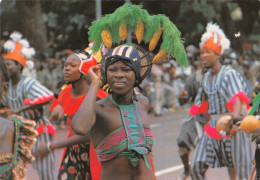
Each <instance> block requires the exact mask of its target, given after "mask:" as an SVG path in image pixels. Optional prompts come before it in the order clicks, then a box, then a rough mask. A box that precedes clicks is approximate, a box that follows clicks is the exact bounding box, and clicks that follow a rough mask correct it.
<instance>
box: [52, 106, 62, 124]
mask: <svg viewBox="0 0 260 180" xmlns="http://www.w3.org/2000/svg"><path fill="white" fill-rule="evenodd" d="M62 116H63V108H62V106H61V105H59V104H58V105H57V106H56V107H55V108H54V109H53V111H52V112H51V115H50V120H51V121H56V120H59V119H60V118H62Z"/></svg>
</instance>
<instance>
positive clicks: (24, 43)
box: [19, 39, 30, 48]
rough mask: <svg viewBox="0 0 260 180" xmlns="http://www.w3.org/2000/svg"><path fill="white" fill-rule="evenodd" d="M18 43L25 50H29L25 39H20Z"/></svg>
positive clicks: (28, 44)
mask: <svg viewBox="0 0 260 180" xmlns="http://www.w3.org/2000/svg"><path fill="white" fill-rule="evenodd" d="M19 42H20V43H21V44H22V46H23V47H25V48H29V47H30V43H29V42H28V41H27V40H26V39H21V40H20V41H19Z"/></svg>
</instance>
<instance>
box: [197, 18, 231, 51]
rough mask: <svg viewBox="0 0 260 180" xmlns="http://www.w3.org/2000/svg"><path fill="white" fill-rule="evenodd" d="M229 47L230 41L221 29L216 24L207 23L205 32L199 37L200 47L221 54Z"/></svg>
mask: <svg viewBox="0 0 260 180" xmlns="http://www.w3.org/2000/svg"><path fill="white" fill-rule="evenodd" d="M229 47H230V41H229V39H227V37H226V35H225V34H224V32H223V30H222V29H220V28H219V26H218V25H217V24H213V23H212V22H210V23H208V25H207V27H206V32H205V33H204V34H203V35H202V37H201V42H200V48H201V49H204V48H205V49H210V50H212V51H214V52H215V53H217V54H218V55H221V54H222V53H223V52H224V50H226V49H228V48H229Z"/></svg>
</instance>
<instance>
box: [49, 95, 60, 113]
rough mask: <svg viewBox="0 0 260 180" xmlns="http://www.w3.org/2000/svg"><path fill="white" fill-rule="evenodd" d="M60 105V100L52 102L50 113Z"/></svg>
mask: <svg viewBox="0 0 260 180" xmlns="http://www.w3.org/2000/svg"><path fill="white" fill-rule="evenodd" d="M57 105H58V99H56V98H53V101H52V104H51V107H50V111H51V112H52V111H53V109H54V108H55V107H56V106H57Z"/></svg>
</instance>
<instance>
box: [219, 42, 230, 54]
mask: <svg viewBox="0 0 260 180" xmlns="http://www.w3.org/2000/svg"><path fill="white" fill-rule="evenodd" d="M220 45H221V47H222V48H221V54H222V53H223V52H224V51H225V50H227V49H229V48H230V41H229V40H228V39H227V38H226V39H221V41H220Z"/></svg>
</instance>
